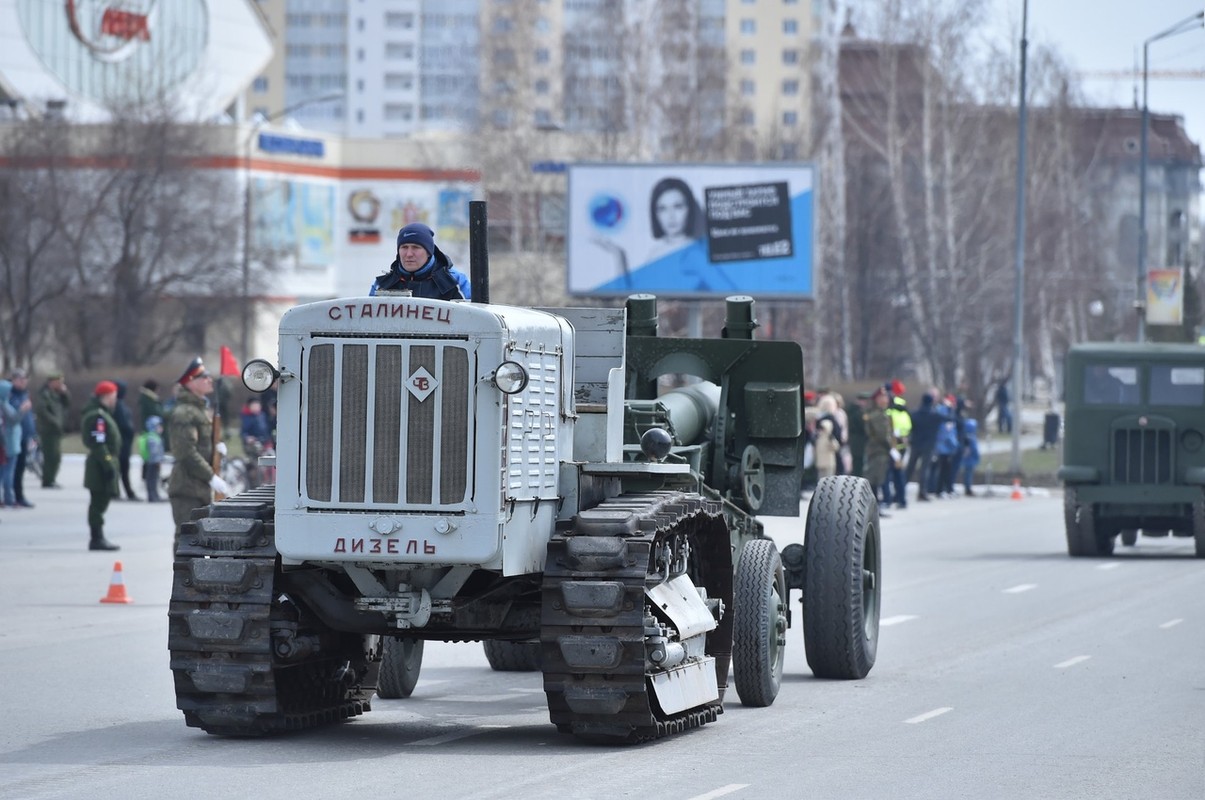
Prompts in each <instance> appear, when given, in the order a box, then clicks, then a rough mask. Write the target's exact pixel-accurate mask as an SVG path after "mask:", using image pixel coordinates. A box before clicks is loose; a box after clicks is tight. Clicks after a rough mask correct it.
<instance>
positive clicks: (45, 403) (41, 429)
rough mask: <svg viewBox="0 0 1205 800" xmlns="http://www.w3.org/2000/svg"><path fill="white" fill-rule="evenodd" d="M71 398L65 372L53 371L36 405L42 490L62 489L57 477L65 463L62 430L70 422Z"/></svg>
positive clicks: (35, 414)
mask: <svg viewBox="0 0 1205 800" xmlns="http://www.w3.org/2000/svg"><path fill="white" fill-rule="evenodd" d="M69 405H71V395H70V394H69V393H68V392H67V384H65V383H63V373H61V372H51V373H50V375H49V377H47V378H46V385H45V386H43V387H42V388H41V389H40V390H39V391H38V400H37V403H35V404H34V418H35V422H36V425H37V429H38V442H39V444H40V445H41V447H42V488H43V489H61V488H63V487H61V486H59V484H58V482H57V480H56V479H57V478H58V476H59V465H60V464H62V463H63V431H64V430H65V424H66V421H67V407H68V406H69Z"/></svg>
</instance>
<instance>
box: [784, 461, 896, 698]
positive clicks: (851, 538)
mask: <svg viewBox="0 0 1205 800" xmlns="http://www.w3.org/2000/svg"><path fill="white" fill-rule="evenodd" d="M882 585H883V584H882V549H881V547H880V536H879V504H878V501H877V500H876V499H875V496H874V490H873V489H872V488H871V487H870V483H869V482H868V481H867V480H866V479H865V478H858V477H854V476H852V475H837V476H832V477H827V478H821V479H820V482H819V483H818V484H817V486H816V491H815V492H814V493H813V494H812V500H811V503H810V504H809V506H808V515H807V525H806V528H805V531H804V586H803V641H804V648H805V650H806V652H807V661H808V666H809V667H811V669H812V674H814V675H815V676H816V677H817V678H836V679H840V680H856V679H859V678H865V677H866V676H867V674H869V673H870V669H871V667H873V666H874V661H875V654H876V651H877V649H878V641H879V609H880V597H881V595H882Z"/></svg>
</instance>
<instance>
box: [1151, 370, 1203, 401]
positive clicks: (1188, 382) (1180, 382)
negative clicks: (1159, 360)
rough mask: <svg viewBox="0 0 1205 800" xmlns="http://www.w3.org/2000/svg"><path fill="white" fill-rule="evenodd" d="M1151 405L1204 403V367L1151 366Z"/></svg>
mask: <svg viewBox="0 0 1205 800" xmlns="http://www.w3.org/2000/svg"><path fill="white" fill-rule="evenodd" d="M1151 405H1153V406H1200V405H1205V367H1175V366H1171V365H1169V364H1156V365H1154V366H1152V367H1151Z"/></svg>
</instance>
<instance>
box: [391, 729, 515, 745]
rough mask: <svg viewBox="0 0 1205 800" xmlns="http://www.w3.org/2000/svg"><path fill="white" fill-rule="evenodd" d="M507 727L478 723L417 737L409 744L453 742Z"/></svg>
mask: <svg viewBox="0 0 1205 800" xmlns="http://www.w3.org/2000/svg"><path fill="white" fill-rule="evenodd" d="M509 727H510V726H509V725H480V726H478V727H475V728H465V729H463V730H459V731H456V732H455V733H445V734H443V735H442V736H429V737H427V738H426V739H418V740H417V741H413V742H410V744H411V745H412V746H414V747H431V746H433V745H437V744H447V743H448V742H454V741H456V740H457V739H467V738H468V737H470V736H476V735H477V734H479V733H485V732H487V731H489V730H493V729H496V728H509Z"/></svg>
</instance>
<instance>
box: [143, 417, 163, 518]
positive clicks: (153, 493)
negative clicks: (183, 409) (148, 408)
mask: <svg viewBox="0 0 1205 800" xmlns="http://www.w3.org/2000/svg"><path fill="white" fill-rule="evenodd" d="M163 454H164V447H163V418H162V417H157V416H150V417H147V418H146V430H145V431H144V432H142V433H141V434H139V435H138V455H139V456H141V457H142V480H143V481H145V482H146V499H147V501H148V502H151V503H162V502H163V498H162V497H160V496H159V471H160V470H161V469H162V468H163Z"/></svg>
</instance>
